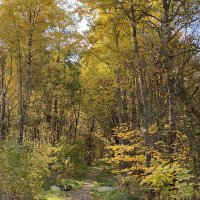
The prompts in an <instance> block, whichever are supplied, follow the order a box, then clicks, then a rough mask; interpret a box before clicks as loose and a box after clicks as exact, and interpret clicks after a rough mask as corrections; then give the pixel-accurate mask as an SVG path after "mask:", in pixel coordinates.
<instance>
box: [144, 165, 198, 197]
mask: <svg viewBox="0 0 200 200" xmlns="http://www.w3.org/2000/svg"><path fill="white" fill-rule="evenodd" d="M142 184H145V185H147V186H148V188H149V189H150V190H153V191H154V192H155V198H157V199H160V198H162V199H170V200H173V199H176V200H189V199H194V198H195V196H196V190H195V183H194V181H193V176H192V175H191V174H190V171H189V170H188V169H186V168H182V167H180V166H179V165H175V164H174V165H173V164H169V165H160V166H158V167H157V168H156V169H154V171H153V172H152V173H151V174H150V175H149V176H147V177H145V179H144V180H143V181H142ZM195 199H196V198H195Z"/></svg>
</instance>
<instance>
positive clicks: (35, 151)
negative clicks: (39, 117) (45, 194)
mask: <svg viewBox="0 0 200 200" xmlns="http://www.w3.org/2000/svg"><path fill="white" fill-rule="evenodd" d="M0 157H1V160H0V188H1V191H0V192H1V194H0V197H1V198H3V199H6V198H9V199H32V198H33V197H34V196H35V195H37V194H38V193H39V192H40V191H41V190H42V188H43V187H44V185H45V179H46V178H47V177H48V176H49V175H50V173H49V169H48V163H49V156H48V148H46V147H45V148H44V147H42V146H33V145H31V144H26V145H24V146H20V145H18V144H17V143H16V142H9V143H5V144H2V145H1V149H0Z"/></svg>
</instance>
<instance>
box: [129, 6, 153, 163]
mask: <svg viewBox="0 0 200 200" xmlns="http://www.w3.org/2000/svg"><path fill="white" fill-rule="evenodd" d="M131 19H132V21H131V25H132V37H133V42H134V59H135V63H136V67H137V69H136V70H137V75H138V81H139V89H140V98H141V105H142V120H141V121H142V122H141V125H142V127H141V130H142V133H143V134H144V142H145V146H146V152H145V154H146V166H147V167H149V166H150V161H151V156H150V152H149V150H148V146H149V139H148V117H147V104H146V97H145V96H146V94H145V90H144V78H143V73H142V66H143V63H142V61H141V59H140V54H139V47H138V39H137V23H136V19H135V10H134V5H132V6H131Z"/></svg>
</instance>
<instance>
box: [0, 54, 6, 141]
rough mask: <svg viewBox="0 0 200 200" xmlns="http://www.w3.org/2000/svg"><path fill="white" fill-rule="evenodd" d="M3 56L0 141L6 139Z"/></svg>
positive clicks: (3, 68) (3, 66) (2, 66)
mask: <svg viewBox="0 0 200 200" xmlns="http://www.w3.org/2000/svg"><path fill="white" fill-rule="evenodd" d="M5 87H6V86H5V56H4V54H3V52H2V55H1V123H0V125H1V126H0V140H5V138H6V122H5V120H6V88H5Z"/></svg>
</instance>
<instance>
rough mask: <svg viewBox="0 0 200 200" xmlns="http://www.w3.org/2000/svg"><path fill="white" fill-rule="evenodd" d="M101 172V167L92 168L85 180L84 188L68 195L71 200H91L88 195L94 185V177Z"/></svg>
mask: <svg viewBox="0 0 200 200" xmlns="http://www.w3.org/2000/svg"><path fill="white" fill-rule="evenodd" d="M102 170H103V168H102V167H93V168H92V170H91V172H89V174H88V176H87V179H86V180H85V182H84V186H83V187H82V188H81V189H79V190H77V191H75V192H72V193H71V195H70V199H71V200H93V198H92V197H91V195H90V193H91V190H92V188H93V186H94V184H95V178H96V176H97V175H98V174H99V173H100V172H101V171H102Z"/></svg>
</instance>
